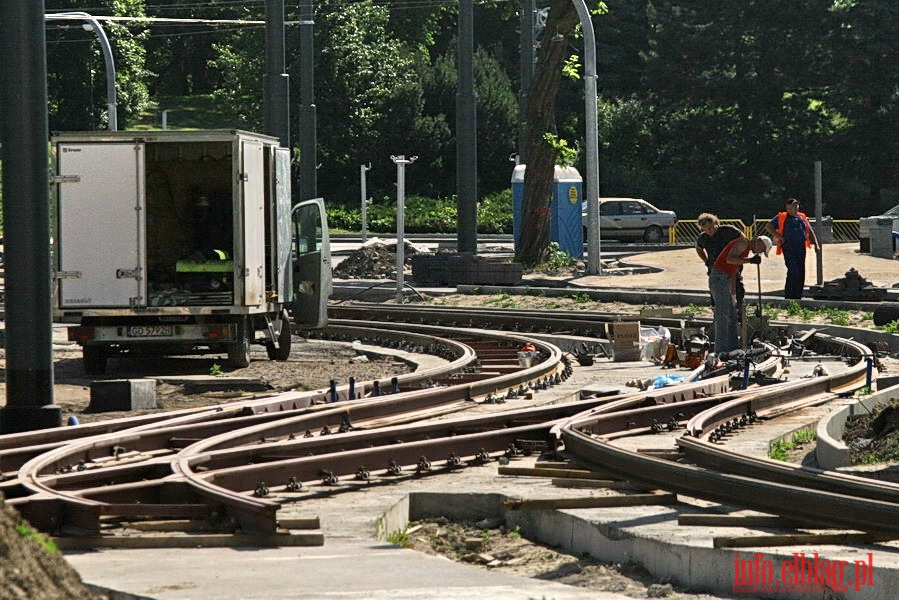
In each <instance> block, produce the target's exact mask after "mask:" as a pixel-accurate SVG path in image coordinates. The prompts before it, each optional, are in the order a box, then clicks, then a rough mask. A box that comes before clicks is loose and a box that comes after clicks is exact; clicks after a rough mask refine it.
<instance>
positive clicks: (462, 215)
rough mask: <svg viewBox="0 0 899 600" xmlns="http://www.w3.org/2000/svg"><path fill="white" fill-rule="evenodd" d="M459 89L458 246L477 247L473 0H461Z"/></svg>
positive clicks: (467, 249) (471, 250)
mask: <svg viewBox="0 0 899 600" xmlns="http://www.w3.org/2000/svg"><path fill="white" fill-rule="evenodd" d="M459 4H460V6H459V45H458V56H459V58H458V60H459V65H458V66H459V90H458V92H457V96H456V215H457V216H456V221H457V230H458V232H459V233H458V236H459V237H458V241H457V249H458V251H459V252H461V253H466V254H475V253H477V249H478V240H477V235H478V136H477V105H476V102H475V95H474V64H473V63H474V59H473V54H474V3H473V1H472V0H460V3H459Z"/></svg>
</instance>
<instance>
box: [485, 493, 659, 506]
mask: <svg viewBox="0 0 899 600" xmlns="http://www.w3.org/2000/svg"><path fill="white" fill-rule="evenodd" d="M675 503H677V494H668V493H663V494H630V495H627V496H599V497H590V498H550V499H546V500H507V501H505V502H503V505H504V506H505V507H506V508H508V509H510V510H556V509H563V508H612V507H617V506H650V505H657V504H675Z"/></svg>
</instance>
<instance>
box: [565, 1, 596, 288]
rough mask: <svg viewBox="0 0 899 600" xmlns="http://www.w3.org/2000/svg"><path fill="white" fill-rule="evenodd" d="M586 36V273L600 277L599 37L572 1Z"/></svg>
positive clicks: (577, 3) (583, 10)
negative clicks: (597, 102)
mask: <svg viewBox="0 0 899 600" xmlns="http://www.w3.org/2000/svg"><path fill="white" fill-rule="evenodd" d="M572 1H573V2H574V8H575V10H576V11H577V14H578V17H579V18H580V21H581V31H582V32H583V34H584V106H585V112H586V114H585V116H584V123H585V126H586V144H587V181H586V186H585V190H584V198H586V200H587V223H588V231H589V232H590V235H588V237H587V274H588V275H601V274H602V263H601V262H600V258H601V250H600V231H599V137H598V132H597V114H596V35H595V34H594V32H593V21H591V20H590V11H589V10H587V4H586V2H584V0H572Z"/></svg>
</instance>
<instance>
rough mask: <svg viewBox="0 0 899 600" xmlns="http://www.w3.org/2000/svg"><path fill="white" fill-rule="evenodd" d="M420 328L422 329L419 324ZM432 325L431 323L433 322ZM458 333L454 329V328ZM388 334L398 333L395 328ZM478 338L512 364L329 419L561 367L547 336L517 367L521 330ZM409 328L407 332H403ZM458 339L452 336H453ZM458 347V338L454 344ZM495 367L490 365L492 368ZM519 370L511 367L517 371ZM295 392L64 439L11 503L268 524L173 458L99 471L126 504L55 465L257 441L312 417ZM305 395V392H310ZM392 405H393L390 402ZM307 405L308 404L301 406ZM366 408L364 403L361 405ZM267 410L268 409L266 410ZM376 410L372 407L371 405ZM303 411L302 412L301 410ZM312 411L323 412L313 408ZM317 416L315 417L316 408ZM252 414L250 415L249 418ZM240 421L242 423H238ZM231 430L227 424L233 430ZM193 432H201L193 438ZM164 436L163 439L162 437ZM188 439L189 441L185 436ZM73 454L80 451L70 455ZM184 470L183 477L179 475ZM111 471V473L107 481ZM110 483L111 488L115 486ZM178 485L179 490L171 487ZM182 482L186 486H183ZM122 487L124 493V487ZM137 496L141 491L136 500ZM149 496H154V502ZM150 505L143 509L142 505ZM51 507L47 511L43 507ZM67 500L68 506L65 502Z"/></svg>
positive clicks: (28, 470)
mask: <svg viewBox="0 0 899 600" xmlns="http://www.w3.org/2000/svg"><path fill="white" fill-rule="evenodd" d="M419 329H420V328H419ZM431 329H432V330H433V328H431ZM344 331H345V332H349V333H357V334H358V333H359V330H355V331H354V330H351V329H347V328H345V329H344ZM456 333H457V334H458V332H456ZM378 335H383V332H382V331H380V330H379V331H378ZM393 335H397V334H396V333H395V332H394V333H393ZM465 335H466V336H468V337H469V338H470V337H472V336H473V335H474V333H473V332H470V331H467V332H465ZM478 335H480V336H481V338H485V339H488V340H492V342H491V343H492V344H496V343H497V342H498V341H500V342H502V343H503V344H506V345H508V346H509V348H506V349H505V350H504V351H503V353H501V354H505V358H503V359H502V360H503V361H505V362H507V363H511V364H514V365H515V366H516V369H514V370H512V369H509V370H508V371H512V372H504V373H499V374H498V376H497V375H495V374H494V375H495V376H493V377H489V376H487V377H484V378H482V379H481V380H480V381H473V382H466V383H465V384H459V385H456V386H452V387H451V388H447V389H449V390H451V392H446V391H445V390H437V391H435V390H431V389H423V390H418V391H413V392H408V393H405V394H394V395H388V396H383V397H378V399H376V400H372V399H367V400H356V401H345V402H342V403H341V404H342V405H343V406H341V408H340V409H338V410H335V411H331V412H332V415H331V417H332V418H336V417H335V416H336V415H341V416H343V415H347V414H350V413H352V414H359V415H361V416H362V418H372V417H373V416H383V415H385V414H394V413H396V412H397V411H401V410H409V408H408V407H409V406H410V405H414V407H415V408H416V409H417V410H421V409H422V407H423V406H439V405H441V404H446V403H448V402H454V401H455V402H457V401H459V400H460V399H461V400H471V399H472V397H473V395H477V394H480V393H481V392H482V391H487V390H490V391H493V392H495V391H497V390H498V388H501V389H505V387H506V386H511V385H517V384H523V383H525V382H529V381H531V380H532V379H533V378H535V377H540V376H543V377H544V378H545V379H548V378H549V376H550V375H553V374H556V373H558V372H559V370H560V364H561V362H562V360H561V359H562V356H561V352H560V351H559V350H558V349H557V348H554V347H551V346H549V345H547V344H545V343H541V342H539V341H534V345H535V346H537V347H538V348H540V349H541V350H542V351H543V353H544V354H545V355H546V356H547V357H548V358H547V359H545V360H543V361H541V362H540V363H539V364H537V365H535V366H532V367H527V368H521V367H519V366H518V361H517V349H518V348H519V347H520V345H522V344H524V343H528V342H531V340H529V339H528V338H525V337H522V336H510V335H506V334H491V333H490V332H480V333H479V334H478ZM408 336H409V334H408V333H406V334H405V338H406V339H408ZM457 344H458V343H457ZM459 346H460V347H461V346H464V344H461V345H459ZM457 353H458V354H460V355H461V356H463V357H464V359H463V360H462V361H461V363H460V364H459V365H456V368H459V367H465V366H467V365H469V364H470V363H471V362H472V360H473V358H474V354H473V353H472V352H469V351H468V350H465V351H459V352H457ZM494 368H495V367H494ZM516 371H517V372H516ZM296 395H297V394H296V393H292V394H288V396H290V397H291V398H290V399H289V400H284V399H283V398H278V399H275V400H270V399H267V400H263V401H258V402H255V403H252V404H253V405H252V406H251V407H249V410H250V412H251V413H252V412H255V411H259V413H258V414H256V415H253V414H251V415H249V416H247V415H245V414H244V413H245V411H246V410H247V408H248V407H246V406H243V407H241V408H240V409H239V410H237V409H234V408H232V409H231V410H232V411H235V410H237V412H238V413H239V414H240V416H237V414H235V415H234V416H233V418H232V419H230V420H229V421H228V422H221V423H199V424H194V425H192V426H190V427H188V428H187V429H185V428H181V429H180V430H174V429H171V428H166V427H165V426H164V425H161V423H167V422H166V421H162V422H158V423H153V424H148V425H144V426H143V427H138V428H136V429H131V430H127V431H125V432H121V433H119V432H116V433H113V434H106V435H100V436H95V437H92V438H86V439H84V440H78V441H75V442H72V443H70V444H67V445H66V446H63V447H60V448H55V449H53V450H51V451H49V452H46V453H44V454H41V455H39V456H37V457H35V458H33V459H31V460H29V461H28V462H26V463H25V464H23V465H22V467H21V468H20V469H19V471H18V472H17V474H16V483H17V484H18V485H20V486H21V487H22V488H24V489H25V490H26V491H27V492H28V493H30V494H32V496H30V497H29V496H26V497H23V498H19V499H17V500H18V501H17V502H16V504H17V505H21V506H22V507H23V508H24V511H23V512H29V513H30V514H32V515H33V514H34V513H35V512H42V513H44V515H43V516H42V518H40V519H36V520H37V521H38V523H39V525H38V526H41V525H43V526H44V527H45V528H47V529H55V528H59V527H61V526H63V525H65V524H75V525H77V526H78V527H80V528H82V529H86V530H89V531H98V530H99V517H100V516H101V515H103V514H107V515H108V514H132V513H133V512H134V511H135V506H134V504H135V503H141V504H142V506H143V508H141V510H143V511H144V512H153V511H154V510H155V511H156V512H157V513H159V514H169V513H171V512H174V513H177V514H183V512H184V511H185V510H187V511H194V512H196V511H197V510H198V508H197V507H196V506H195V504H196V503H197V502H201V503H203V502H205V503H208V504H211V505H213V506H215V507H216V509H219V508H221V507H224V508H225V511H226V512H230V513H233V515H232V516H235V519H236V520H237V521H239V522H240V524H241V526H242V527H244V528H246V529H247V530H268V529H269V528H270V527H271V526H272V524H273V523H274V514H275V511H276V509H277V506H276V505H273V504H272V503H269V502H265V501H263V500H258V499H248V498H247V497H245V496H240V495H238V494H234V493H231V492H230V491H228V490H223V489H221V488H218V487H216V486H210V485H208V484H207V483H206V482H205V481H202V480H200V479H199V478H195V477H194V476H193V474H192V473H187V474H185V473H183V472H182V471H181V470H180V467H179V463H178V462H177V461H171V462H170V466H171V467H172V469H173V472H174V475H175V477H174V478H172V477H162V478H156V479H154V480H153V481H152V482H150V483H147V482H141V481H137V479H138V478H144V477H145V476H146V475H147V474H148V473H152V472H155V471H158V469H159V462H160V461H158V460H151V461H145V462H144V463H143V464H133V465H127V466H124V467H119V468H116V469H114V470H109V469H99V470H98V471H106V473H105V475H106V479H105V482H106V483H107V485H106V486H105V487H106V488H107V489H106V491H105V497H106V498H115V499H125V498H130V499H131V500H132V502H131V506H127V505H122V504H121V503H119V504H117V505H113V504H109V503H103V502H100V501H98V500H95V499H91V498H85V497H84V494H83V492H79V491H77V487H78V486H79V485H81V483H79V481H80V482H85V483H87V482H91V481H97V480H99V479H102V477H103V475H101V474H99V473H97V472H92V473H89V474H85V475H79V476H60V475H59V474H57V473H56V471H58V470H59V469H60V467H64V466H67V465H68V466H70V465H71V464H73V462H78V461H81V463H84V462H85V461H87V460H90V459H91V458H93V457H97V456H108V455H109V452H110V450H111V449H112V448H114V447H123V448H125V447H127V448H129V449H131V450H146V449H151V448H159V447H160V446H163V447H171V442H172V440H173V439H177V434H178V433H179V432H180V433H183V434H184V437H183V438H182V439H184V440H185V445H186V448H184V449H183V450H181V452H182V453H186V454H191V450H188V449H189V448H191V447H194V449H196V447H198V444H199V447H202V446H203V445H204V444H203V442H204V441H205V440H202V436H206V437H207V439H208V438H209V437H211V438H212V439H215V440H216V442H217V443H219V444H226V445H227V444H233V445H240V444H242V443H258V440H259V435H263V437H265V436H266V435H269V436H270V435H279V434H280V432H282V431H286V430H287V429H294V430H295V428H296V427H297V424H296V423H295V422H294V421H295V420H296V419H300V420H302V419H304V418H305V420H306V422H307V424H308V423H309V420H310V417H308V416H305V417H297V416H295V415H294V411H286V410H284V404H285V402H288V403H293V402H296ZM314 395H315V393H313V394H307V395H306V396H307V397H309V396H314ZM391 405H392V407H391ZM305 409H306V410H311V408H310V407H308V406H306V407H305ZM366 409H369V410H368V411H366ZM269 411H271V412H269ZM372 411H374V412H372ZM299 412H303V411H299ZM317 412H319V413H324V412H327V411H326V410H324V409H319V410H318V411H317ZM315 416H316V417H319V418H321V417H320V416H319V415H315ZM250 421H253V423H252V424H250ZM241 425H242V426H241ZM235 426H237V427H236V429H237V431H236V432H235V431H231V430H232V429H235ZM188 436H190V437H188ZM198 437H199V438H200V439H198ZM161 442H164V444H161ZM191 442H193V443H191ZM74 457H78V459H77V460H74ZM182 476H183V477H182ZM110 477H114V478H115V479H114V480H112V479H110ZM55 482H60V483H61V484H62V485H63V486H64V487H65V488H66V490H57V489H54V488H53V484H54V483H55ZM113 486H114V487H113ZM175 487H178V488H179V489H178V491H177V493H173V492H172V490H173V489H174V488H175ZM182 488H186V489H182ZM125 491H127V492H128V494H124V493H123V492H125ZM166 493H168V494H169V495H173V496H176V497H179V498H188V500H189V504H190V505H189V506H185V505H184V504H183V503H181V504H180V505H178V506H176V507H172V508H171V509H170V510H167V509H166V508H165V507H164V506H162V505H163V504H164V502H163V500H162V498H163V497H164V496H165V495H166ZM135 497H139V498H138V499H137V500H134V498H135ZM154 500H156V501H155V502H154ZM148 503H149V504H151V505H153V506H152V508H147V507H146V505H147V504H148ZM38 504H40V505H41V507H42V509H41V511H35V510H31V507H35V506H37V505H38ZM51 506H52V510H49V509H48V508H49V507H51ZM70 507H74V508H71V509H70Z"/></svg>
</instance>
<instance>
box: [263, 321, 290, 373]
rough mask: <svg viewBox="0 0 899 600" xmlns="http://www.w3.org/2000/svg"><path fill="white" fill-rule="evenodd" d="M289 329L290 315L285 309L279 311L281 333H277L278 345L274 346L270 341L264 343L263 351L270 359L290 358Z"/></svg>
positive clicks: (282, 359)
mask: <svg viewBox="0 0 899 600" xmlns="http://www.w3.org/2000/svg"><path fill="white" fill-rule="evenodd" d="M292 339H293V338H292V336H291V331H290V315H288V314H287V311H286V310H284V311H281V333H279V334H278V347H277V348H275V345H274V344H272V343H268V344H266V345H265V351H266V352H267V353H268V357H269V358H270V359H271V360H281V361H284V360H287V359H288V358H290V346H291V341H292Z"/></svg>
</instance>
